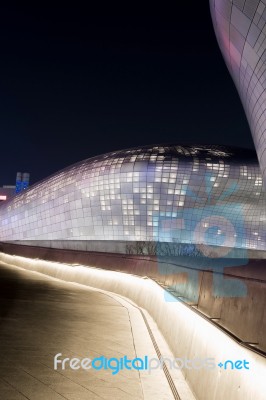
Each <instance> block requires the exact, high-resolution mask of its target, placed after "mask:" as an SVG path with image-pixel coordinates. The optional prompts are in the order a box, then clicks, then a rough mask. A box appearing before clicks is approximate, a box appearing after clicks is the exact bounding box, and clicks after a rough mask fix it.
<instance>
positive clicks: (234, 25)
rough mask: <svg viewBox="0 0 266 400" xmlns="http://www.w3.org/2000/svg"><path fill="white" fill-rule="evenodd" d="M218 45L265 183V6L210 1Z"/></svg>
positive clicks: (255, 0) (248, 0) (253, 0)
mask: <svg viewBox="0 0 266 400" xmlns="http://www.w3.org/2000/svg"><path fill="white" fill-rule="evenodd" d="M210 6H211V14H212V19H213V25H214V28H215V32H216V36H217V39H218V43H219V45H220V48H221V51H222V54H223V56H224V59H225V61H226V64H227V67H228V69H229V71H230V73H231V76H232V78H233V80H234V82H235V85H236V87H237V90H238V92H239V95H240V98H241V101H242V103H243V106H244V109H245V112H246V115H247V118H248V121H249V125H250V128H251V132H252V136H253V140H254V143H255V147H256V150H257V154H258V158H259V163H260V166H261V171H262V175H263V179H264V184H265V183H266V113H265V112H266V63H265V61H266V3H265V1H264V0H263V1H260V0H245V1H244V0H232V1H229V0H210Z"/></svg>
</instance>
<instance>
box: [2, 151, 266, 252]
mask: <svg viewBox="0 0 266 400" xmlns="http://www.w3.org/2000/svg"><path fill="white" fill-rule="evenodd" d="M265 196H266V195H265V194H264V193H263V192H262V178H261V173H260V170H259V167H258V162H257V159H256V155H255V153H253V152H250V151H248V150H239V149H228V148H225V147H221V146H220V147H217V146H176V145H169V146H161V145H158V146H147V147H143V148H133V149H129V150H121V151H116V152H112V153H109V154H104V155H102V156H98V157H94V158H91V159H87V160H84V161H81V162H79V163H77V164H75V165H72V166H70V167H68V168H66V169H64V170H62V171H59V172H57V173H55V174H54V175H52V176H50V177H49V178H47V179H45V180H43V181H41V182H40V183H38V184H35V185H33V186H31V187H30V188H28V189H27V190H26V191H22V192H21V193H20V194H19V195H17V196H15V197H14V198H12V199H11V200H9V201H8V202H3V203H2V204H1V207H0V240H3V241H5V240H88V241H89V240H108V241H112V240H116V241H161V242H163V241H164V242H168V241H170V242H181V243H192V242H193V243H196V242H197V240H198V241H199V242H200V241H201V235H202V234H204V229H205V228H206V227H205V226H203V225H202V226H201V227H200V226H197V223H198V222H199V221H202V223H203V224H204V223H206V218H207V217H208V218H210V217H211V216H212V214H215V212H217V207H219V209H220V210H221V212H222V215H223V216H225V217H226V219H227V220H228V221H229V222H228V224H224V225H223V228H224V230H225V231H228V232H231V227H232V225H233V226H234V227H236V228H237V230H236V232H233V234H232V232H231V234H230V235H231V236H230V238H231V239H230V240H231V241H230V242H228V245H229V246H230V245H233V244H235V243H236V244H237V247H240V248H250V249H265V247H266V210H265V200H266V197H265ZM206 212H207V214H208V215H206ZM196 226H197V230H198V232H199V233H198V234H197V235H196V236H195V235H192V234H191V232H193V229H194V228H196ZM234 234H236V237H235V236H234ZM207 236H208V237H207V242H208V244H210V245H220V244H221V238H222V237H223V236H224V232H223V231H222V230H219V229H216V231H214V230H211V231H210V232H209V234H208V235H207ZM197 238H198V239H197Z"/></svg>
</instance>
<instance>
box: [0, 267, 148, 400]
mask: <svg viewBox="0 0 266 400" xmlns="http://www.w3.org/2000/svg"><path fill="white" fill-rule="evenodd" d="M57 353H63V355H64V357H71V358H72V357H79V358H84V357H89V358H94V357H98V356H100V355H104V356H106V357H117V358H120V357H123V356H124V355H127V356H128V358H134V357H136V353H135V348H134V341H133V337H132V332H131V324H130V320H129V315H128V310H127V309H126V308H125V307H123V306H122V305H121V304H119V303H118V302H117V301H115V300H114V299H113V298H111V297H109V296H108V295H106V294H103V293H99V292H96V291H93V290H90V289H87V288H83V287H82V286H78V285H74V284H71V283H65V282H61V281H56V280H52V279H50V278H48V277H45V276H43V275H40V274H36V273H32V272H29V271H24V270H20V269H15V268H14V269H13V268H10V267H7V266H5V265H3V264H2V265H0V399H1V400H25V399H30V400H62V399H68V400H85V399H86V400H87V399H91V400H96V399H108V400H109V399H110V400H120V399H123V400H129V399H138V400H141V399H142V398H143V395H142V389H141V383H140V378H139V373H138V372H137V371H125V370H123V371H121V372H119V374H117V375H112V374H111V371H110V370H105V371H104V370H103V371H96V370H92V369H90V370H87V371H84V370H78V371H73V370H71V369H70V368H67V369H66V370H65V371H55V370H54V368H53V359H54V355H55V354H57Z"/></svg>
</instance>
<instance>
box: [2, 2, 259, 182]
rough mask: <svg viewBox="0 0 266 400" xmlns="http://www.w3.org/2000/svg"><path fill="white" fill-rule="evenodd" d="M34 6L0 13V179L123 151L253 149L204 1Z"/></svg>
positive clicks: (39, 174)
mask: <svg viewBox="0 0 266 400" xmlns="http://www.w3.org/2000/svg"><path fill="white" fill-rule="evenodd" d="M38 3H39V2H36V5H35V6H33V7H32V8H28V9H27V8H25V5H24V4H21V5H20V6H15V5H14V3H12V5H11V3H10V5H8V4H7V5H6V6H1V10H0V15H1V16H0V33H1V34H0V48H1V62H0V133H1V173H0V185H2V184H14V183H15V175H16V171H26V172H30V174H31V183H33V182H36V181H37V180H39V179H42V178H45V177H46V176H48V175H50V174H51V173H53V172H56V171H57V170H59V169H61V168H64V167H66V166H68V165H70V164H72V163H74V162H77V161H80V160H82V159H85V158H88V157H91V156H95V155H97V154H101V153H105V152H109V151H112V150H117V149H123V148H127V147H132V146H140V145H146V144H153V143H169V142H170V143H176V144H182V143H198V144H204V143H212V144H226V145H235V146H242V147H247V148H253V141H252V137H251V134H250V131H249V127H248V123H247V121H246V117H245V114H244V111H243V108H242V105H241V102H240V100H239V97H238V94H237V91H236V89H235V87H234V84H233V81H232V80H231V77H230V75H229V73H228V72H227V69H226V66H225V64H224V61H223V59H222V56H221V54H220V50H219V48H218V45H217V42H216V39H215V35H214V31H213V28H212V23H211V17H210V12H209V6H208V1H185V2H182V3H185V4H182V5H180V3H181V2H180V1H175V2H168V3H167V2H164V3H160V6H159V7H158V8H156V7H155V5H154V4H153V5H152V6H151V8H150V9H149V8H148V7H146V9H145V8H143V4H142V5H134V4H135V3H127V9H125V8H121V7H119V8H117V9H115V8H114V5H113V3H111V2H109V3H108V4H111V6H109V7H111V8H107V7H106V6H105V3H102V9H101V10H100V9H98V10H96V9H90V8H88V6H87V7H86V8H85V6H84V7H82V6H81V5H79V4H78V3H75V2H73V3H72V4H73V6H72V7H70V6H65V5H64V6H59V5H57V6H56V5H55V4H53V6H51V7H50V8H49V7H48V6H45V7H42V6H41V5H40V4H38ZM125 3H126V2H125ZM62 4H63V3H62ZM151 4H152V3H151ZM133 7H135V8H133Z"/></svg>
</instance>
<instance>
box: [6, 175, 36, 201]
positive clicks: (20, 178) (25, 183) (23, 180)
mask: <svg viewBox="0 0 266 400" xmlns="http://www.w3.org/2000/svg"><path fill="white" fill-rule="evenodd" d="M29 180H30V174H29V173H27V172H23V173H21V172H17V176H16V185H3V187H0V203H1V202H3V201H5V200H9V199H11V198H12V197H14V196H15V195H16V194H18V193H20V192H22V191H23V190H25V189H27V188H28V187H29Z"/></svg>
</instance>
